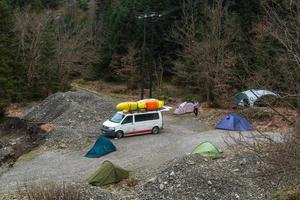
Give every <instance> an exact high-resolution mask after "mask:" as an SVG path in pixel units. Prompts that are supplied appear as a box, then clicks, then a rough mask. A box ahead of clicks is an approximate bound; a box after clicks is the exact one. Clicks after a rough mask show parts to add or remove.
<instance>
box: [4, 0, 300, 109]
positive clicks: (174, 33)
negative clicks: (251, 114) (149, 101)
mask: <svg viewBox="0 0 300 200" xmlns="http://www.w3.org/2000/svg"><path fill="white" fill-rule="evenodd" d="M79 78H80V79H84V80H103V81H108V82H120V83H124V84H126V85H127V87H128V89H129V90H136V89H139V88H140V87H144V88H149V87H153V89H154V90H155V91H156V92H157V91H163V90H162V89H163V88H164V86H165V85H166V84H172V85H174V86H176V87H178V88H184V90H185V91H186V93H187V94H190V95H191V96H192V95H194V96H197V97H196V98H197V99H198V100H199V101H206V102H217V101H219V100H222V99H228V98H230V97H232V95H234V94H235V93H236V92H238V91H240V90H243V89H249V88H263V89H270V90H273V91H276V92H278V93H279V94H280V95H281V96H282V97H286V98H288V99H289V100H290V103H292V104H293V105H294V106H295V105H296V104H297V101H295V100H293V99H294V98H296V97H298V96H297V95H299V89H300V88H299V87H300V86H299V83H300V1H290V0H248V1H239V0H203V1H200V0H196V1H195V0H177V1H171V0H159V1H158V0H152V1H146V0H26V1H25V0H0V110H1V111H2V113H3V111H4V108H5V107H6V106H7V105H9V104H10V103H11V102H23V101H27V100H38V99H41V98H44V97H47V96H48V95H50V94H52V93H55V92H57V91H65V90H68V89H69V88H70V83H71V82H72V81H73V80H75V79H79ZM152 85H153V86H152ZM195 94H197V95H195Z"/></svg>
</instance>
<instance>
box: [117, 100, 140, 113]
mask: <svg viewBox="0 0 300 200" xmlns="http://www.w3.org/2000/svg"><path fill="white" fill-rule="evenodd" d="M116 108H117V110H121V111H125V112H128V111H131V110H137V109H138V103H137V102H131V101H127V102H122V103H119V104H118V105H117V106H116Z"/></svg>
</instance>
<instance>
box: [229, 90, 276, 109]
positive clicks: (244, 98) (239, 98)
mask: <svg viewBox="0 0 300 200" xmlns="http://www.w3.org/2000/svg"><path fill="white" fill-rule="evenodd" d="M263 96H275V97H279V95H278V94H276V93H274V92H271V91H269V90H254V89H251V90H246V91H243V92H240V93H238V94H236V95H235V96H234V102H235V104H236V105H243V104H244V103H245V102H246V103H248V104H249V105H250V106H254V103H255V102H256V101H257V100H258V99H259V98H261V97H263Z"/></svg>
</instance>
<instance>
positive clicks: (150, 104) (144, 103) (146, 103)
mask: <svg viewBox="0 0 300 200" xmlns="http://www.w3.org/2000/svg"><path fill="white" fill-rule="evenodd" d="M163 106H164V101H160V100H157V99H143V100H140V101H137V102H131V101H128V102H122V103H119V104H118V105H117V106H116V108H117V110H121V111H124V112H128V111H134V110H138V109H141V110H157V109H159V108H161V107H163Z"/></svg>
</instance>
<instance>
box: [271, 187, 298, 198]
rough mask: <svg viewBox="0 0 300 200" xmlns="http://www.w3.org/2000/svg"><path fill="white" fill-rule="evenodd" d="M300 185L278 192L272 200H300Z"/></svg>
mask: <svg viewBox="0 0 300 200" xmlns="http://www.w3.org/2000/svg"><path fill="white" fill-rule="evenodd" d="M299 199H300V183H298V184H295V185H293V186H290V187H289V188H288V189H285V190H282V191H278V192H276V193H275V194H274V195H273V196H272V197H271V199H270V200H299Z"/></svg>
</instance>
